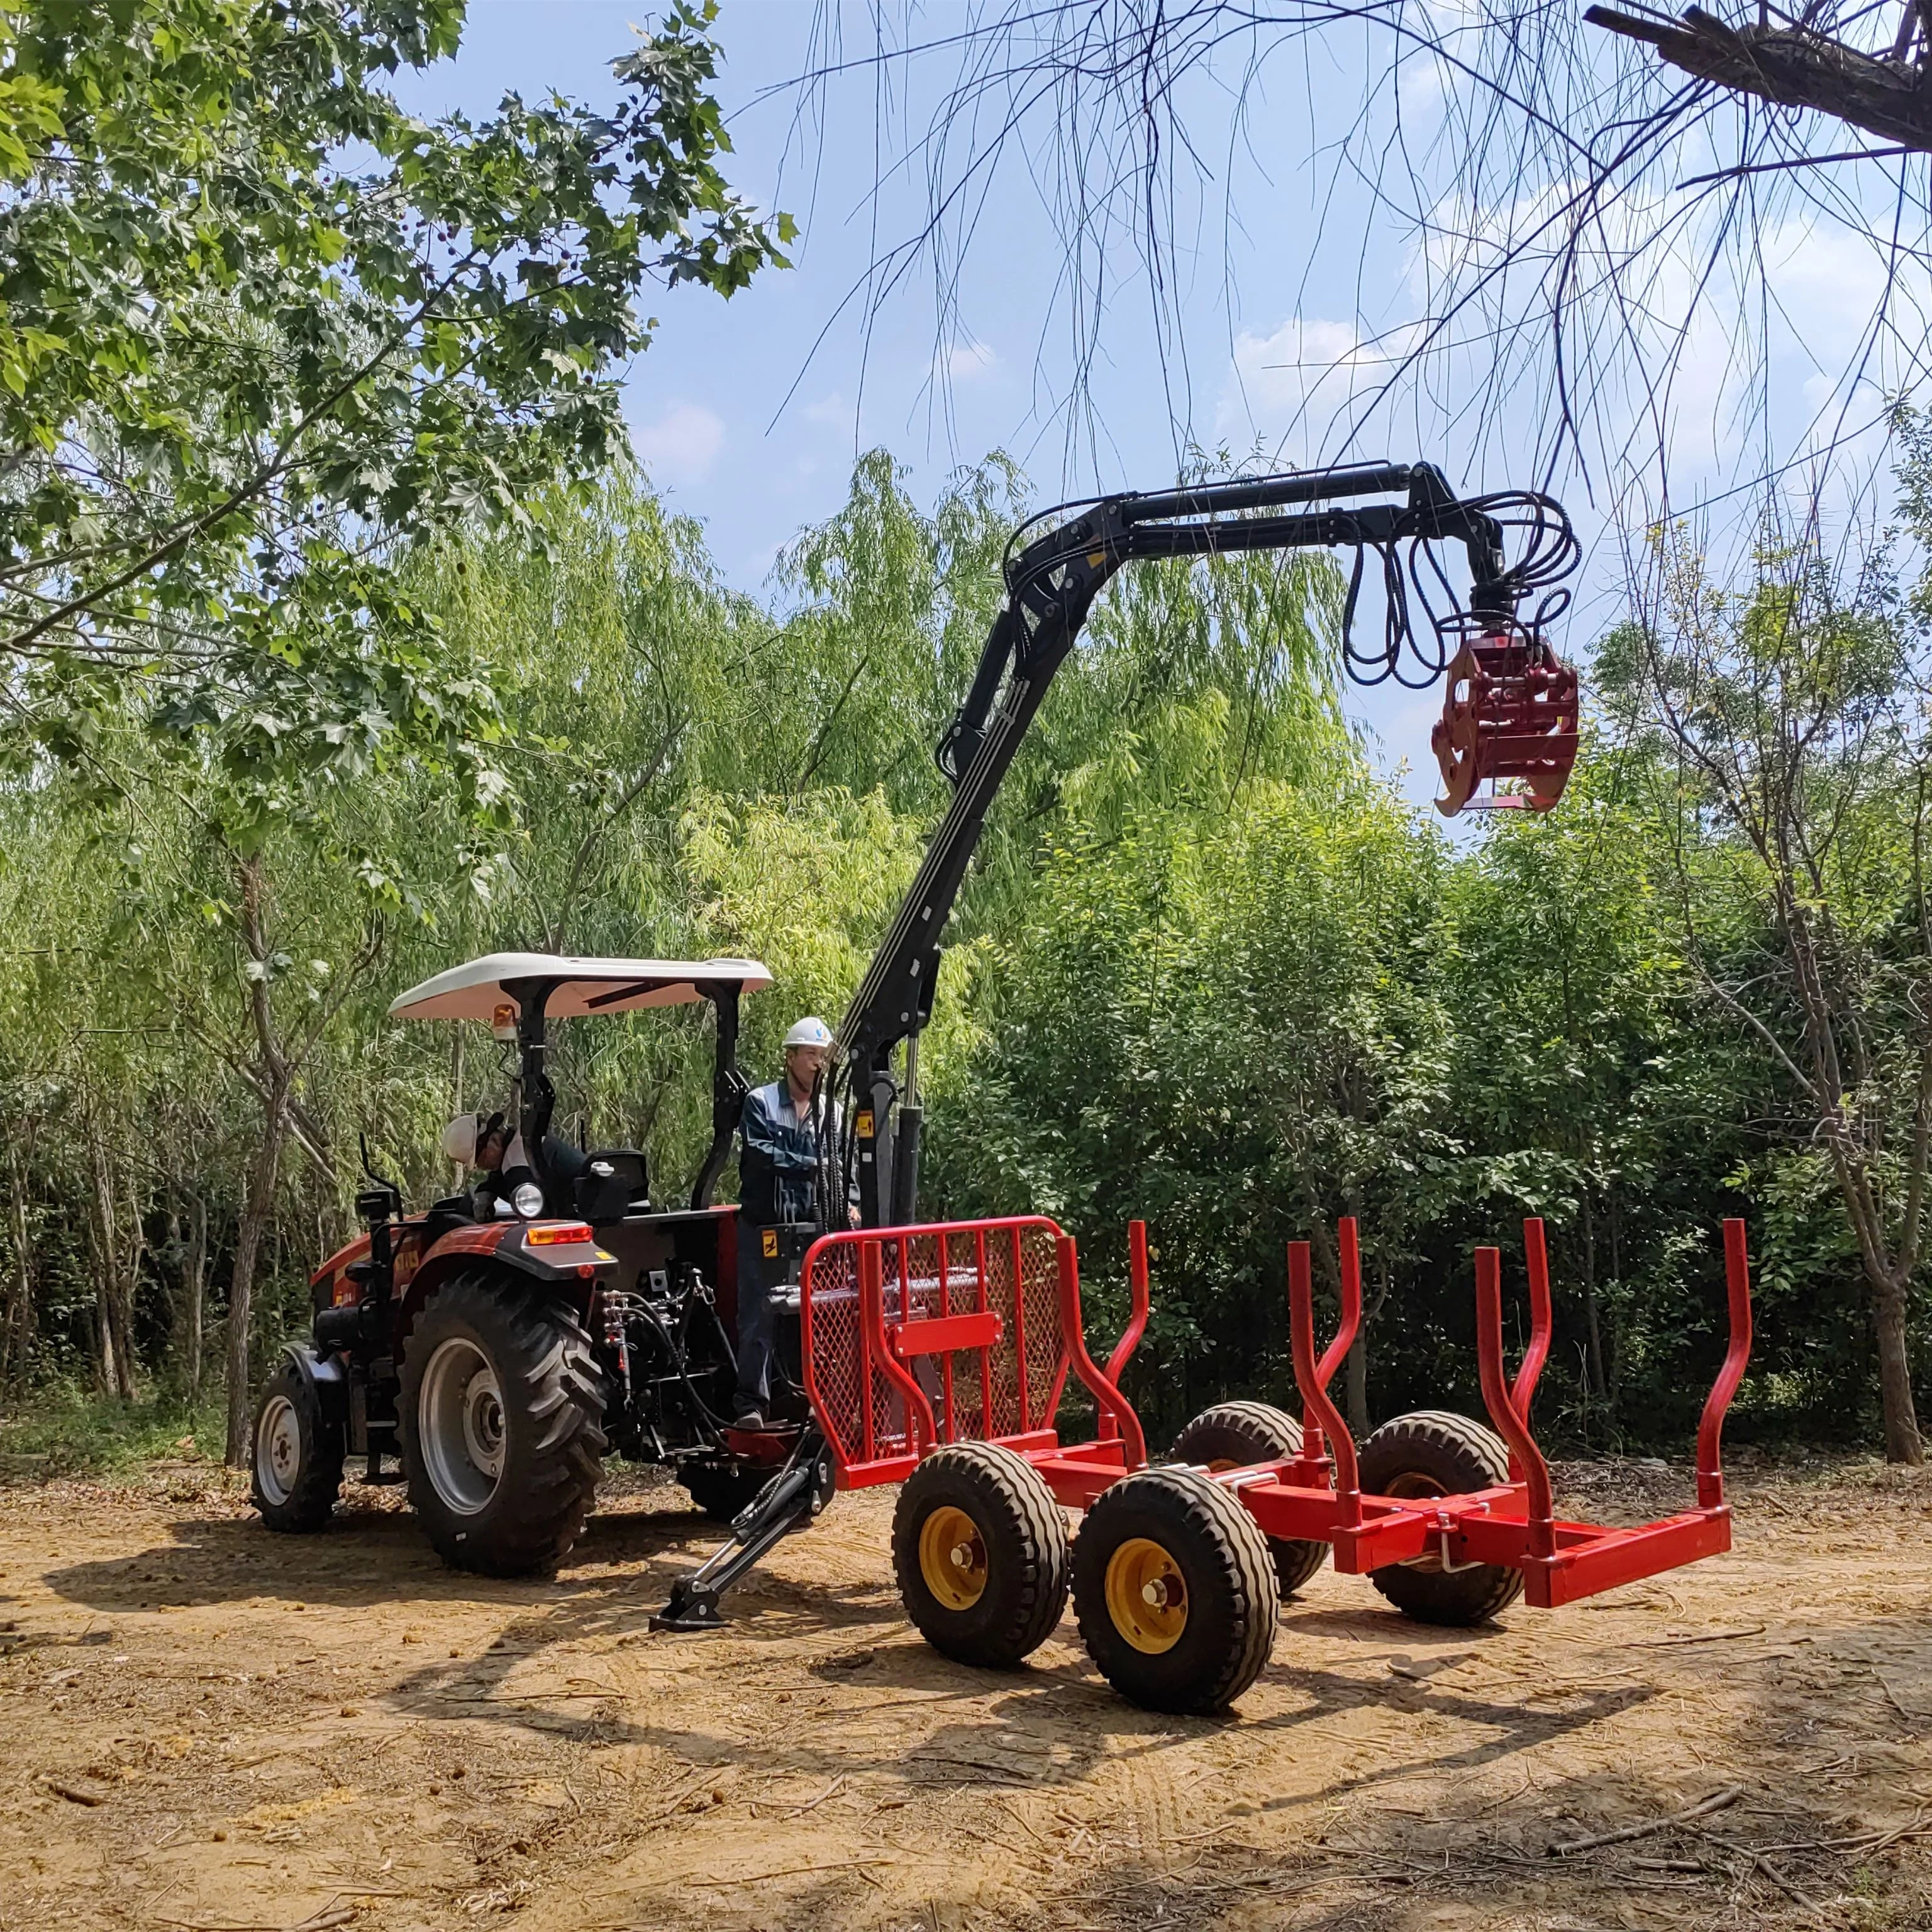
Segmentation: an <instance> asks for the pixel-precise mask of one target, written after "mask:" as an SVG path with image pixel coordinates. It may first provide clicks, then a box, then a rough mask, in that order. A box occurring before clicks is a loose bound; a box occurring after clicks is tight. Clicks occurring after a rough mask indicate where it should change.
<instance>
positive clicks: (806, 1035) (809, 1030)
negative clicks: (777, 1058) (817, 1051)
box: [784, 1019, 832, 1053]
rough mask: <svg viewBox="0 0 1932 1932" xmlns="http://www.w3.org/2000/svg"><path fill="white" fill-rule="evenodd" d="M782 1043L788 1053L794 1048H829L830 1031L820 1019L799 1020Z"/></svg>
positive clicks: (830, 1040) (830, 1041) (830, 1042)
mask: <svg viewBox="0 0 1932 1932" xmlns="http://www.w3.org/2000/svg"><path fill="white" fill-rule="evenodd" d="M784 1043H785V1051H786V1052H787V1053H789V1052H790V1051H791V1049H793V1047H795V1046H830V1045H831V1044H832V1029H831V1028H829V1026H827V1025H826V1024H825V1022H823V1020H820V1019H803V1020H800V1021H799V1022H798V1024H797V1025H796V1026H794V1027H793V1028H792V1030H791V1031H790V1033H788V1034H786V1035H785V1042H784Z"/></svg>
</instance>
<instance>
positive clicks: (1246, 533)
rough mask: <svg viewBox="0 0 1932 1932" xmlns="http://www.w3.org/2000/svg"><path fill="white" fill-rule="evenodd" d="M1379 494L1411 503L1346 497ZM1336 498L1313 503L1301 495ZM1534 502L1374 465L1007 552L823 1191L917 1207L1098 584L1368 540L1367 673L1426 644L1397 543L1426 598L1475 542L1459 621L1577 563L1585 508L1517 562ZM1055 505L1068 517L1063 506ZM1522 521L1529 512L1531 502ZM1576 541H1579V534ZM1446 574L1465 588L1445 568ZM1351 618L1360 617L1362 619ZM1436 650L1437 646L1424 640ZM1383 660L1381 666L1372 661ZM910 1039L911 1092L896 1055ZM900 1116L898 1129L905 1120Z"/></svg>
mask: <svg viewBox="0 0 1932 1932" xmlns="http://www.w3.org/2000/svg"><path fill="white" fill-rule="evenodd" d="M1364 496H1379V497H1385V498H1387V497H1394V498H1397V499H1399V500H1397V501H1393V502H1373V503H1367V504H1360V505H1352V506H1351V507H1347V508H1343V507H1340V504H1341V503H1342V502H1344V501H1345V500H1347V499H1356V498H1360V497H1364ZM1304 504H1306V505H1322V506H1323V507H1321V508H1308V509H1297V508H1294V507H1293V506H1295V505H1304ZM1524 505H1536V506H1539V507H1538V515H1539V516H1540V517H1542V518H1543V523H1541V524H1540V525H1539V526H1538V527H1539V528H1544V527H1547V528H1550V529H1553V528H1554V527H1555V526H1553V525H1550V524H1549V523H1548V518H1547V511H1554V514H1555V516H1556V518H1557V519H1558V520H1561V535H1560V537H1559V539H1558V541H1556V542H1555V543H1554V544H1553V543H1550V542H1547V541H1544V542H1541V543H1538V542H1532V544H1531V545H1530V546H1529V551H1528V553H1526V556H1524V557H1523V558H1522V559H1519V561H1518V562H1517V564H1516V565H1514V566H1512V565H1511V564H1510V563H1509V562H1508V560H1507V559H1506V558H1505V554H1504V542H1503V539H1504V529H1505V517H1507V516H1508V514H1509V513H1510V512H1511V511H1518V512H1520V511H1521V509H1522V508H1523V506H1524ZM1076 508H1077V514H1071V515H1069V516H1068V517H1067V519H1066V520H1064V521H1061V522H1058V523H1054V524H1053V525H1052V526H1051V527H1050V528H1049V529H1046V530H1045V531H1044V532H1043V534H1041V535H1038V536H1037V537H1034V538H1032V540H1031V541H1027V542H1025V543H1024V544H1022V538H1025V536H1026V535H1027V532H1028V529H1031V528H1033V527H1035V525H1037V523H1039V522H1040V521H1043V520H1045V519H1036V520H1035V524H1034V525H1028V526H1023V527H1022V529H1021V530H1020V531H1019V532H1018V533H1017V534H1016V537H1015V538H1014V547H1013V548H1011V549H1010V550H1009V552H1008V555H1007V565H1006V571H1005V575H1006V584H1007V595H1006V599H1005V601H1004V604H1002V606H1001V610H1000V612H999V614H998V616H996V617H995V619H994V622H993V626H992V631H991V632H990V633H989V635H988V637H987V640H986V648H985V649H984V650H983V652H982V653H981V655H980V664H979V667H978V669H977V671H976V672H975V673H974V678H973V682H972V683H971V686H970V687H969V688H968V691H967V694H966V696H965V699H964V700H963V701H962V703H961V705H960V706H959V711H958V712H957V713H956V715H955V716H954V718H953V721H952V724H950V727H948V729H947V733H946V735H945V736H944V739H942V740H941V743H940V745H939V748H938V754H937V755H938V763H939V766H940V769H941V771H942V772H944V774H945V775H946V777H947V778H948V779H949V780H950V782H951V784H952V785H953V796H952V799H951V801H950V803H949V804H948V805H947V810H946V812H945V814H944V817H942V818H941V821H940V823H939V824H938V827H937V828H936V829H935V831H934V832H933V835H932V838H931V840H930V841H929V843H928V844H927V846H926V853H925V855H924V857H923V858H922V861H921V862H920V865H919V871H918V873H917V874H916V877H914V879H913V883H912V886H911V888H910V890H909V891H908V892H907V894H906V896H905V898H904V901H903V902H902V903H901V905H900V907H899V909H898V913H897V914H896V915H895V917H894V919H893V921H892V925H891V926H890V927H889V929H888V930H887V932H886V935H885V936H884V938H883V939H882V940H881V941H880V944H879V947H878V950H877V952H876V953H874V956H873V958H872V960H871V965H869V966H868V968H867V970H866V973H865V978H864V980H862V982H861V983H860V985H859V989H858V991H857V992H856V994H855V995H853V999H852V1002H851V1004H850V1007H848V1008H847V1011H846V1013H845V1017H844V1022H843V1023H842V1025H841V1026H840V1028H839V1030H838V1079H839V1082H840V1085H841V1087H843V1088H844V1089H845V1091H846V1093H847V1099H848V1101H849V1103H850V1104H849V1106H848V1107H847V1110H846V1112H845V1117H844V1118H845V1120H846V1130H845V1133H844V1146H843V1147H842V1148H840V1149H839V1150H838V1151H837V1152H836V1154H833V1152H832V1151H831V1150H829V1149H828V1160H827V1166H828V1171H827V1172H826V1175H825V1180H826V1182H827V1184H828V1185H827V1186H825V1187H821V1188H820V1199H821V1201H831V1202H843V1201H844V1199H846V1198H847V1196H846V1189H845V1187H844V1184H843V1179H842V1175H841V1177H838V1178H835V1176H834V1175H833V1174H832V1172H831V1171H830V1167H831V1163H832V1160H834V1159H835V1160H836V1161H837V1163H838V1166H839V1168H840V1169H845V1167H846V1163H847V1162H848V1161H856V1166H857V1169H858V1181H859V1202H860V1208H861V1213H862V1217H863V1219H864V1220H865V1223H866V1224H867V1225H868V1226H874V1227H876V1226H885V1225H888V1224H890V1223H904V1222H906V1221H908V1220H911V1219H912V1218H913V1213H914V1208H915V1205H916V1178H917V1164H918V1145H919V1119H920V1112H921V1110H920V1109H919V1101H918V1088H917V1071H916V1069H917V1052H918V1037H919V1031H920V1030H921V1029H922V1028H923V1026H924V1025H925V1024H926V1019H928V1017H929V1016H930V1014H931V1013H932V994H933V985H934V982H935V978H936V977H937V974H938V965H939V959H940V955H941V950H942V947H943V941H942V935H943V934H944V931H945V929H946V925H947V920H948V919H950V916H952V912H953V906H954V904H955V902H956V900H957V898H958V896H959V889H960V887H961V886H962V884H963V883H965V877H966V873H967V870H968V867H969V866H970V865H971V862H972V859H973V855H974V852H975V850H977V847H978V845H979V843H980V835H981V834H982V832H983V831H984V829H985V826H986V814H987V812H988V811H989V808H991V806H992V802H993V800H994V799H995V797H996V796H998V792H999V789H1000V787H1001V783H1002V782H1003V781H1004V778H1005V777H1006V775H1007V771H1008V769H1010V766H1011V765H1012V763H1013V759H1014V757H1015V756H1016V754H1018V752H1019V748H1020V745H1021V743H1022V740H1023V739H1025V736H1026V733H1027V730H1028V727H1030V726H1031V724H1032V722H1033V720H1034V715H1035V714H1036V713H1037V712H1038V711H1039V709H1040V704H1041V703H1042V701H1043V700H1044V698H1045V697H1046V692H1047V689H1048V687H1049V685H1051V683H1052V680H1053V676H1054V673H1055V672H1056V671H1057V670H1058V669H1059V667H1060V666H1061V664H1062V663H1063V662H1064V661H1065V659H1066V657H1067V653H1068V652H1069V651H1070V650H1071V649H1073V645H1074V643H1075V641H1076V640H1077V638H1078V637H1079V634H1080V631H1081V627H1082V625H1084V624H1085V622H1086V619H1087V615H1088V611H1089V610H1090V609H1091V607H1092V605H1093V602H1094V598H1096V597H1097V595H1099V594H1100V591H1101V590H1102V589H1103V588H1104V587H1105V586H1106V583H1107V582H1108V581H1109V579H1110V578H1111V577H1112V576H1113V575H1114V574H1115V571H1118V570H1119V569H1120V568H1121V567H1122V566H1123V565H1126V564H1128V563H1130V562H1135V561H1136V560H1139V559H1144V558H1151V557H1180V556H1189V557H1193V556H1219V555H1224V554H1231V553H1235V552H1238V551H1245V550H1309V549H1324V548H1334V547H1352V548H1353V549H1354V550H1355V552H1356V554H1357V559H1358V562H1357V566H1356V570H1355V576H1354V578H1353V579H1352V583H1351V586H1350V595H1349V610H1350V614H1351V615H1352V610H1353V605H1354V601H1355V589H1356V588H1357V587H1358V586H1359V583H1360V581H1361V557H1362V556H1363V555H1364V553H1366V552H1367V550H1376V551H1377V552H1378V553H1380V554H1381V555H1382V557H1383V559H1384V562H1385V576H1386V577H1387V578H1388V583H1389V587H1390V592H1391V611H1392V613H1394V612H1395V611H1396V610H1397V606H1398V604H1400V606H1401V611H1402V614H1400V616H1394V615H1393V614H1392V619H1391V628H1390V630H1389V632H1388V645H1387V648H1386V649H1385V651H1384V652H1382V653H1377V654H1373V655H1358V654H1357V653H1356V652H1355V651H1354V650H1353V648H1352V646H1349V649H1348V652H1347V657H1348V661H1349V669H1350V671H1351V674H1352V675H1354V676H1357V677H1358V679H1361V680H1362V681H1364V682H1375V681H1376V679H1377V678H1379V677H1380V676H1388V675H1391V674H1394V675H1396V676H1401V670H1400V664H1399V662H1398V653H1399V652H1400V650H1401V649H1402V648H1403V646H1405V645H1408V646H1409V647H1410V648H1411V649H1413V648H1414V640H1412V639H1411V638H1409V637H1408V636H1407V634H1406V626H1407V619H1406V603H1404V602H1403V595H1404V592H1403V571H1402V566H1401V564H1400V562H1399V561H1397V546H1398V545H1401V544H1408V545H1409V547H1410V565H1409V568H1410V574H1411V577H1412V578H1413V579H1414V580H1415V588H1416V590H1417V592H1418V594H1420V595H1422V596H1423V598H1424V601H1425V603H1426V601H1427V594H1426V591H1425V589H1424V583H1423V581H1422V580H1421V577H1420V576H1419V575H1418V574H1417V572H1416V570H1415V556H1416V554H1417V553H1418V549H1419V547H1424V546H1428V545H1433V544H1437V543H1442V542H1450V543H1460V544H1461V545H1462V547H1463V550H1464V552H1465V553H1466V559H1467V562H1468V566H1469V580H1470V591H1469V607H1468V610H1466V612H1459V613H1457V615H1456V616H1454V618H1452V619H1450V620H1448V628H1449V629H1451V630H1453V628H1454V627H1455V626H1456V625H1462V624H1466V623H1467V622H1474V623H1475V624H1476V625H1478V626H1481V627H1483V628H1493V629H1497V630H1501V629H1504V628H1507V627H1508V626H1509V625H1512V624H1513V623H1514V621H1515V616H1516V610H1517V604H1518V602H1519V601H1520V599H1521V598H1523V596H1524V595H1526V594H1528V593H1529V592H1531V591H1532V590H1535V589H1540V588H1541V587H1542V586H1544V584H1546V583H1550V582H1552V581H1553V580H1554V577H1555V576H1556V575H1557V574H1567V571H1568V568H1571V567H1573V564H1574V538H1571V536H1570V535H1569V533H1568V523H1567V520H1562V511H1561V509H1560V508H1559V507H1557V506H1556V505H1552V504H1550V502H1549V499H1545V498H1540V497H1529V496H1511V497H1507V498H1490V499H1475V500H1473V501H1465V500H1464V499H1460V498H1459V497H1458V496H1457V495H1456V493H1455V492H1454V490H1451V488H1450V487H1449V485H1448V482H1447V481H1446V480H1445V478H1444V477H1443V475H1442V472H1441V471H1440V470H1439V469H1436V468H1435V467H1434V466H1433V465H1430V464H1427V463H1415V464H1409V463H1361V464H1355V465H1351V466H1347V467H1345V468H1340V469H1322V470H1310V471H1303V472H1295V473H1292V474H1289V475H1279V476H1268V477H1261V478H1253V479H1250V480H1243V481H1234V482H1226V483H1215V484H1204V485H1202V486H1199V487H1192V488H1181V489H1175V490H1160V491H1154V492H1150V493H1128V494H1123V495H1119V496H1106V497H1103V498H1100V499H1097V500H1096V501H1094V502H1090V503H1088V504H1085V505H1079V506H1076ZM1047 514H1048V515H1049V517H1050V516H1052V515H1054V514H1057V513H1055V512H1049V513H1047ZM1517 520H1519V521H1520V520H1521V518H1520V515H1519V517H1518V518H1517ZM1565 545H1567V546H1568V547H1567V548H1565ZM1436 576H1437V580H1438V581H1439V582H1440V583H1442V584H1443V586H1445V588H1446V587H1447V579H1446V578H1444V577H1442V574H1441V572H1440V571H1439V570H1438V571H1437V572H1436ZM1432 614H1433V613H1432ZM1346 628H1347V627H1346V621H1345V629H1346ZM1437 630H1438V632H1439V642H1438V650H1437V655H1436V661H1434V663H1433V664H1431V663H1430V661H1429V660H1428V659H1427V657H1421V662H1422V664H1423V668H1424V671H1425V673H1427V675H1426V676H1424V678H1423V679H1420V680H1409V679H1404V681H1405V682H1412V681H1417V682H1432V681H1433V679H1434V678H1435V677H1436V676H1439V675H1440V674H1441V673H1442V670H1443V669H1444V668H1445V666H1446V664H1447V662H1448V650H1447V647H1446V646H1445V645H1443V644H1442V642H1441V638H1442V636H1446V635H1448V630H1445V625H1444V624H1443V623H1442V621H1441V620H1439V621H1438V623H1437ZM1418 656H1421V654H1420V653H1418ZM1364 664H1370V665H1379V666H1380V667H1381V668H1380V669H1379V670H1377V671H1376V673H1375V675H1374V676H1367V677H1364V674H1363V672H1362V670H1361V668H1360V667H1361V666H1362V665H1364ZM901 1041H904V1042H905V1043H906V1044H907V1055H906V1063H907V1064H906V1074H905V1079H904V1085H903V1088H902V1087H901V1083H900V1082H899V1081H898V1079H895V1076H894V1074H893V1073H892V1055H893V1053H894V1050H895V1049H896V1048H897V1046H898V1044H899V1043H900V1042H901ZM895 1115H896V1116H897V1121H896V1127H897V1132H896V1133H895V1131H894V1127H895V1121H894V1116H895Z"/></svg>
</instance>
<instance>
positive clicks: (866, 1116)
mask: <svg viewBox="0 0 1932 1932" xmlns="http://www.w3.org/2000/svg"><path fill="white" fill-rule="evenodd" d="M871 1138H872V1116H871V1112H870V1111H869V1110H868V1111H867V1112H865V1113H862V1114H861V1115H859V1139H861V1140H862V1141H868V1140H870V1139H871Z"/></svg>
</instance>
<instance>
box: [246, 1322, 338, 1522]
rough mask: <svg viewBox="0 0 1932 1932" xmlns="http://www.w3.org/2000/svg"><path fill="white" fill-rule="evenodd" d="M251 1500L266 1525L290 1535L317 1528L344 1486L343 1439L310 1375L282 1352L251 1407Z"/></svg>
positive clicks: (332, 1511) (329, 1513) (323, 1520)
mask: <svg viewBox="0 0 1932 1932" xmlns="http://www.w3.org/2000/svg"><path fill="white" fill-rule="evenodd" d="M254 1444H255V1452H254V1471H253V1474H252V1476H251V1481H250V1483H249V1500H250V1501H251V1502H253V1503H254V1505H255V1507H256V1508H257V1510H258V1511H260V1513H261V1517H262V1520H263V1523H266V1525H267V1526H269V1529H277V1530H281V1531H283V1532H285V1533H287V1534H289V1535H305V1534H306V1533H307V1532H309V1531H311V1530H316V1529H320V1528H321V1527H322V1526H323V1524H324V1523H326V1522H327V1521H328V1520H329V1517H330V1516H331V1515H332V1514H333V1513H334V1511H335V1499H336V1495H337V1493H338V1491H339V1490H341V1487H342V1458H343V1454H344V1442H343V1439H342V1427H341V1424H339V1423H332V1422H330V1421H328V1420H327V1419H326V1418H325V1417H324V1416H323V1412H322V1404H321V1403H320V1402H318V1401H317V1400H316V1393H315V1391H314V1388H312V1387H311V1385H310V1383H309V1379H308V1377H307V1376H305V1375H304V1374H303V1373H302V1370H300V1369H299V1368H297V1367H296V1365H295V1364H294V1363H293V1362H292V1361H289V1360H288V1358H287V1357H286V1356H285V1357H284V1358H283V1360H282V1363H281V1367H279V1368H278V1369H277V1370H276V1371H275V1373H274V1375H273V1376H271V1377H270V1378H269V1386H268V1387H267V1388H265V1389H264V1390H263V1391H262V1400H261V1402H260V1405H259V1406H257V1409H256V1411H255V1433H254Z"/></svg>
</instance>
